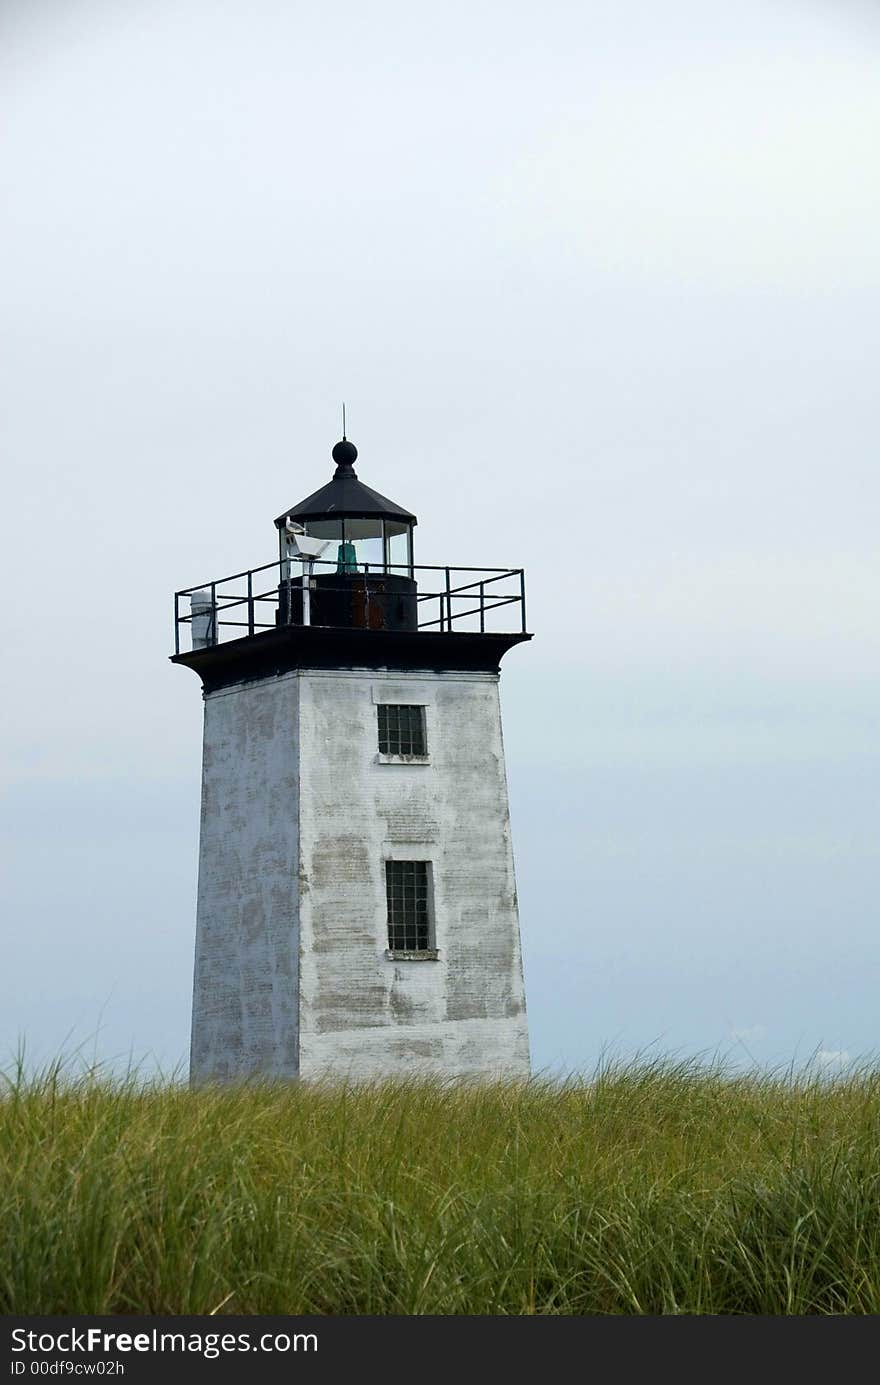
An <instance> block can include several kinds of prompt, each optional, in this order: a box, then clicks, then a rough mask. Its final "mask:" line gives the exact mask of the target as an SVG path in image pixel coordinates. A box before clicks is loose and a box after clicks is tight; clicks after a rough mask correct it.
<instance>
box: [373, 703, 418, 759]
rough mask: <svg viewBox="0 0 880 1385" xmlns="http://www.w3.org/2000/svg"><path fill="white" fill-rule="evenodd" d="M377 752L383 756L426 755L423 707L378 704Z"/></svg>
mask: <svg viewBox="0 0 880 1385" xmlns="http://www.w3.org/2000/svg"><path fill="white" fill-rule="evenodd" d="M378 711H379V750H380V752H381V753H382V754H383V755H427V753H428V742H427V736H426V734H425V709H424V707H407V706H399V705H396V704H394V703H384V702H383V703H380V705H379V708H378Z"/></svg>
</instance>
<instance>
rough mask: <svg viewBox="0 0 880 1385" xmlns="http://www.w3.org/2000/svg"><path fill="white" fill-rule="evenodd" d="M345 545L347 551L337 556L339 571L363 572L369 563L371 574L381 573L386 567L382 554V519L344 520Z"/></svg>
mask: <svg viewBox="0 0 880 1385" xmlns="http://www.w3.org/2000/svg"><path fill="white" fill-rule="evenodd" d="M342 523H343V525H344V538H343V544H344V547H345V551H344V553H343V552H340V553H338V554H337V559H338V562H339V564H340V565H342V564H344V567H343V566H340V568H339V571H353V570H354V568H357V569H359V570H360V571H363V568H364V564H366V563H368V564H369V567H370V571H371V572H378V571H381V570H382V569H383V568H384V566H385V560H384V555H383V552H382V521H381V519H344V520H343V521H342Z"/></svg>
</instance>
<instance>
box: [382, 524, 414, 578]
mask: <svg viewBox="0 0 880 1385" xmlns="http://www.w3.org/2000/svg"><path fill="white" fill-rule="evenodd" d="M385 542H386V546H387V549H388V567H389V569H390V570H391V571H392V572H393V573H395V574H396V575H397V576H398V577H409V576H410V567H411V566H412V555H411V553H410V526H409V525H408V524H401V523H399V522H398V521H397V520H393V519H386V521H385Z"/></svg>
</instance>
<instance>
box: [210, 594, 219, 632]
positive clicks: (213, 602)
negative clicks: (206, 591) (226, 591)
mask: <svg viewBox="0 0 880 1385" xmlns="http://www.w3.org/2000/svg"><path fill="white" fill-rule="evenodd" d="M210 642H211V644H217V643H218V632H217V583H216V582H212V583H211V640H210Z"/></svg>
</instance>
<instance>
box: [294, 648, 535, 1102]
mask: <svg viewBox="0 0 880 1385" xmlns="http://www.w3.org/2000/svg"><path fill="white" fill-rule="evenodd" d="M378 701H388V702H401V703H424V704H426V709H427V730H428V752H429V761H430V762H429V763H428V764H399V763H398V764H387V763H380V762H379V755H378V742H377V714H376V703H377V702H378ZM300 738H301V747H302V750H301V772H302V780H301V786H300V805H301V806H300V812H301V818H300V822H301V847H300V851H301V872H300V887H301V897H300V927H301V957H300V966H301V991H300V1062H301V1071H302V1073H303V1075H304V1076H313V1075H318V1074H321V1073H325V1072H328V1071H333V1072H336V1073H340V1074H343V1073H345V1074H348V1075H351V1076H372V1075H378V1074H401V1075H402V1074H406V1073H410V1072H413V1071H414V1070H416V1069H419V1070H427V1071H434V1072H442V1073H450V1074H459V1073H471V1072H474V1073H476V1072H485V1073H507V1074H524V1073H526V1072H527V1071H528V1061H529V1060H528V1036H527V1030H526V1020H525V1002H524V994H523V982H522V963H521V957H520V944H519V923H518V917H517V904H516V888H515V882H514V874H513V854H512V850H511V843H510V824H509V816H508V806H507V784H506V778H505V773H504V752H503V746H502V740H501V716H500V709H499V704H498V677H497V675H492V674H464V673H463V674H454V673H438V674H412V675H409V674H400V673H381V672H379V673H377V672H375V671H372V672H369V671H368V672H346V671H342V670H340V671H333V672H329V673H324V672H320V673H319V672H311V673H304V674H303V675H302V676H301V691H300ZM395 857H398V858H403V859H407V858H408V859H411V860H430V861H431V862H432V863H433V871H432V874H433V884H434V914H435V930H436V944H437V947H438V949H439V952H440V957H439V960H438V961H436V962H432V961H418V962H409V961H395V960H392V959H390V958H389V957H388V956H387V955H386V952H387V943H388V935H387V914H386V902H385V864H384V863H385V860H386V859H387V858H392V859H393V858H395Z"/></svg>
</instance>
